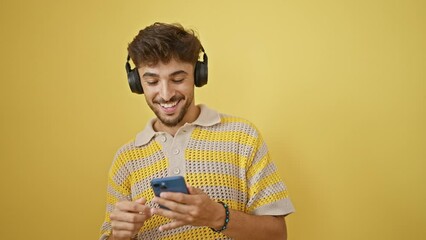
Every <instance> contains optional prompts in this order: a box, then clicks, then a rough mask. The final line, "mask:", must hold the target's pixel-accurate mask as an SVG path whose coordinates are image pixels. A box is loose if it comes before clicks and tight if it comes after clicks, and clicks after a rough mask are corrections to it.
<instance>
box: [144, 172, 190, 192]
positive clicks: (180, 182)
mask: <svg viewBox="0 0 426 240" xmlns="http://www.w3.org/2000/svg"><path fill="white" fill-rule="evenodd" d="M151 187H152V190H153V191H154V194H155V196H157V197H159V196H160V193H162V192H181V193H186V194H189V192H188V188H187V187H186V183H185V179H184V178H183V177H182V176H172V177H165V178H155V179H152V180H151Z"/></svg>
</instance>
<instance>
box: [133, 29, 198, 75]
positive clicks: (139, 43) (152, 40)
mask: <svg viewBox="0 0 426 240" xmlns="http://www.w3.org/2000/svg"><path fill="white" fill-rule="evenodd" d="M201 48H202V47H201V43H200V40H199V39H198V38H197V37H196V36H195V34H194V31H193V30H185V29H184V28H183V27H182V25H180V24H166V23H158V22H157V23H154V24H153V25H151V26H148V27H146V28H145V29H142V30H140V31H139V34H138V35H137V36H136V37H135V38H134V39H133V41H132V42H131V43H130V44H129V46H128V48H127V50H128V52H129V56H130V58H131V59H132V60H133V63H134V64H135V65H136V66H137V67H140V66H141V65H156V64H157V63H158V62H163V63H168V62H170V60H171V59H172V58H174V59H176V60H179V61H182V62H187V63H192V64H195V63H196V62H197V60H198V57H199V54H200V51H201Z"/></svg>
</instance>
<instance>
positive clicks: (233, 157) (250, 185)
mask: <svg viewBox="0 0 426 240" xmlns="http://www.w3.org/2000/svg"><path fill="white" fill-rule="evenodd" d="M199 107H200V109H201V112H200V115H199V117H198V118H197V120H196V121H194V122H193V123H186V124H185V125H184V126H182V127H181V128H180V129H179V130H178V131H177V132H176V134H175V136H171V135H170V134H168V133H165V132H155V131H154V129H153V127H152V126H153V123H154V121H155V120H154V119H153V120H151V121H150V122H149V123H148V124H147V126H146V127H145V129H144V130H143V131H142V132H140V133H139V134H138V135H137V136H136V138H135V139H134V140H132V141H130V142H129V143H127V144H125V145H124V146H123V147H121V148H120V149H119V150H118V152H117V154H116V155H115V158H114V161H113V163H112V166H111V168H110V171H109V174H108V188H107V209H106V216H105V221H104V223H103V225H102V227H101V238H100V239H107V238H108V236H109V235H110V234H111V224H110V217H109V216H110V213H111V212H112V210H113V209H114V204H115V203H117V202H118V201H120V200H123V199H127V200H136V199H138V198H141V197H144V198H146V199H147V205H148V206H150V207H158V206H157V205H156V204H154V203H151V200H152V198H153V197H154V193H153V191H152V189H151V187H150V181H151V180H152V179H153V178H162V177H166V176H173V175H182V176H184V177H185V180H186V182H187V184H189V185H191V186H193V187H196V188H200V189H201V190H203V191H204V192H205V193H206V194H208V195H209V197H210V198H211V199H213V200H215V201H222V202H225V203H227V204H228V205H229V207H230V208H231V209H234V210H239V211H242V212H245V213H248V214H254V215H273V216H284V215H287V214H290V213H292V212H293V211H294V208H293V205H292V203H291V201H290V199H289V198H288V194H287V189H286V186H285V185H284V183H283V181H282V180H281V178H280V175H279V173H278V172H277V168H276V166H275V165H274V163H273V162H272V161H271V159H270V157H269V153H268V149H267V146H266V145H265V142H264V141H263V139H262V138H261V136H260V134H259V132H258V130H257V129H256V127H255V126H254V125H253V124H252V123H250V122H248V121H247V120H244V119H241V118H237V117H232V116H229V115H224V114H219V113H217V112H215V111H214V110H211V109H209V108H208V107H206V106H204V105H199ZM230 221H232V215H231V216H230ZM168 222H170V219H167V218H164V217H162V216H158V215H154V216H152V217H151V218H150V219H148V220H147V221H146V222H145V223H144V226H143V227H142V228H141V229H140V231H139V234H138V239H229V238H228V237H226V236H225V235H224V234H222V233H216V232H213V231H212V230H211V229H210V228H208V227H194V226H189V225H188V226H183V227H179V228H176V229H173V230H168V231H162V232H160V231H158V228H159V227H160V226H161V225H164V224H166V223H168Z"/></svg>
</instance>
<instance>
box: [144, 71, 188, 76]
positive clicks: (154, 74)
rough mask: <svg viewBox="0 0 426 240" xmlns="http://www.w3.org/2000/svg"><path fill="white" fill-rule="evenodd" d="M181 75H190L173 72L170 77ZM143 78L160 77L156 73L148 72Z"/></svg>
mask: <svg viewBox="0 0 426 240" xmlns="http://www.w3.org/2000/svg"><path fill="white" fill-rule="evenodd" d="M179 74H188V73H187V72H185V71H184V70H178V71H176V72H172V73H171V74H169V77H174V76H176V75H179ZM142 77H143V78H145V77H159V75H158V74H156V73H151V72H146V73H144V74H143V75H142Z"/></svg>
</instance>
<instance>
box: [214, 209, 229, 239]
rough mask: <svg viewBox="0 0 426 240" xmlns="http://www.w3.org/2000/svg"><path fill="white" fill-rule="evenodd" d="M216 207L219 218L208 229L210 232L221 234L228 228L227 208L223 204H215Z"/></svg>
mask: <svg viewBox="0 0 426 240" xmlns="http://www.w3.org/2000/svg"><path fill="white" fill-rule="evenodd" d="M217 205H218V211H217V212H218V213H220V215H218V216H219V217H218V218H216V220H215V221H214V224H213V226H211V227H210V229H211V230H213V231H214V232H222V231H224V230H225V229H226V228H227V227H228V223H229V207H228V205H227V204H226V203H224V202H217Z"/></svg>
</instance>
